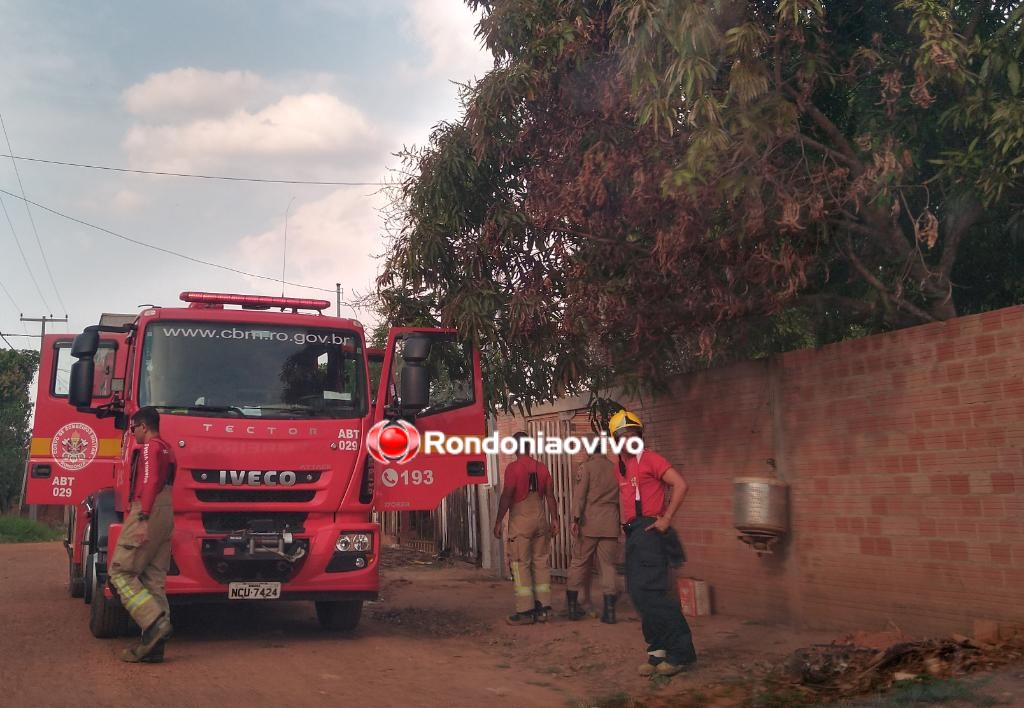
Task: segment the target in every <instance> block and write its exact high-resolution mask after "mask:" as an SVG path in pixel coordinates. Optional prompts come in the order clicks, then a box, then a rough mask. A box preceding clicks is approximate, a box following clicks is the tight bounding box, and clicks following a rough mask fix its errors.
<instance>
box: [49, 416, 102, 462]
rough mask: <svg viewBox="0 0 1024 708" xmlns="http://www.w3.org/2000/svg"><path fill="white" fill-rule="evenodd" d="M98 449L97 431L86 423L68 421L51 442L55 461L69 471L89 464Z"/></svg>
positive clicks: (51, 450)
mask: <svg viewBox="0 0 1024 708" xmlns="http://www.w3.org/2000/svg"><path fill="white" fill-rule="evenodd" d="M98 450H99V439H98V438H97V437H96V431H95V430H93V429H92V428H90V427H89V426H88V425H86V424H85V423H68V424H67V425H65V426H64V427H62V428H61V429H60V430H58V431H57V432H56V433H54V434H53V440H52V441H51V442H50V454H51V455H52V456H53V461H54V462H56V463H57V465H58V466H59V467H63V468H64V469H66V470H68V471H69V472H74V471H76V470H80V469H82V468H83V467H86V466H88V464H89V463H90V462H92V461H93V460H94V459H96V452H97V451H98Z"/></svg>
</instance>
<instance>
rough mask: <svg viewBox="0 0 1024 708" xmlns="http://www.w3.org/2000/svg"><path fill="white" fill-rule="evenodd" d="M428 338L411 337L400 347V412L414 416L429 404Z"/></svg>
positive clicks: (429, 343) (429, 342)
mask: <svg viewBox="0 0 1024 708" xmlns="http://www.w3.org/2000/svg"><path fill="white" fill-rule="evenodd" d="M430 345H431V340H430V337H417V336H415V335H414V336H411V337H408V338H406V340H405V344H404V346H403V347H402V362H403V364H404V365H403V366H402V373H401V381H400V383H399V387H400V390H401V393H402V395H401V399H400V400H401V402H402V412H403V413H404V414H406V415H415V414H416V413H418V412H420V411H421V410H423V409H424V408H426V407H427V404H429V403H430V374H429V372H428V371H427V367H426V366H425V364H424V362H426V360H427V357H428V356H430Z"/></svg>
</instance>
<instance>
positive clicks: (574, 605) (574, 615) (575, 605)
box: [565, 590, 587, 622]
mask: <svg viewBox="0 0 1024 708" xmlns="http://www.w3.org/2000/svg"><path fill="white" fill-rule="evenodd" d="M565 602H566V605H568V608H569V619H571V620H572V621H573V622H575V621H577V620H581V619H583V618H584V617H586V616H587V613H586V612H584V611H583V610H582V609H581V608H580V594H579V592H578V591H576V590H566V591H565Z"/></svg>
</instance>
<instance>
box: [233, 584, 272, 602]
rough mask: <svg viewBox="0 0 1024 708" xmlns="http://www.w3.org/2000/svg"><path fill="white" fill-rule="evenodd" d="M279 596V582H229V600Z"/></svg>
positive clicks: (270, 598) (269, 598)
mask: <svg viewBox="0 0 1024 708" xmlns="http://www.w3.org/2000/svg"><path fill="white" fill-rule="evenodd" d="M280 597H281V583H230V584H229V585H228V599H229V600H277V599H278V598H280Z"/></svg>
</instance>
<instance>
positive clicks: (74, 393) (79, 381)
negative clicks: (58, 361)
mask: <svg viewBox="0 0 1024 708" xmlns="http://www.w3.org/2000/svg"><path fill="white" fill-rule="evenodd" d="M99 348H100V333H99V332H98V331H97V330H96V328H94V327H87V328H86V330H85V331H84V332H82V333H81V334H80V335H78V336H77V337H75V341H74V342H72V344H71V356H73V357H75V358H76V359H78V361H76V362H75V363H74V364H72V365H71V382H70V385H69V387H68V403H70V404H71V405H73V406H75V407H76V408H88V407H89V406H91V405H92V386H93V378H94V377H95V375H96V362H95V360H94V359H93V357H95V356H96V352H97V351H98V350H99Z"/></svg>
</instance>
